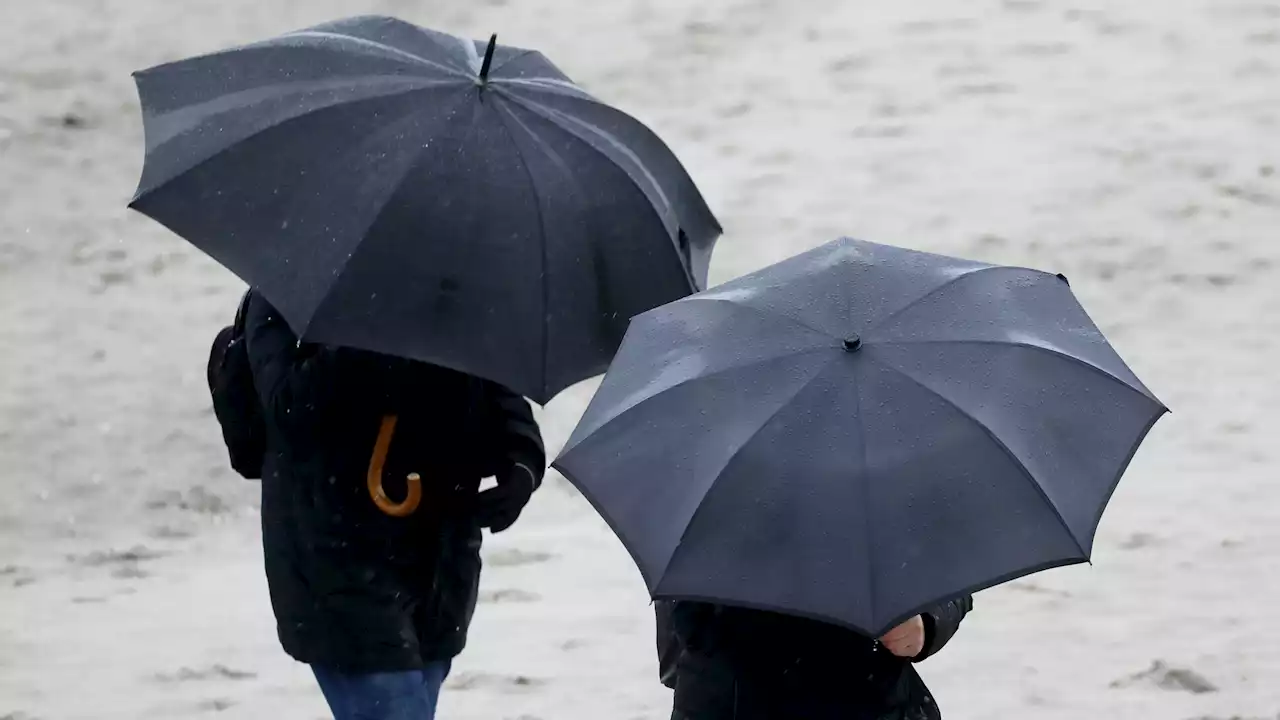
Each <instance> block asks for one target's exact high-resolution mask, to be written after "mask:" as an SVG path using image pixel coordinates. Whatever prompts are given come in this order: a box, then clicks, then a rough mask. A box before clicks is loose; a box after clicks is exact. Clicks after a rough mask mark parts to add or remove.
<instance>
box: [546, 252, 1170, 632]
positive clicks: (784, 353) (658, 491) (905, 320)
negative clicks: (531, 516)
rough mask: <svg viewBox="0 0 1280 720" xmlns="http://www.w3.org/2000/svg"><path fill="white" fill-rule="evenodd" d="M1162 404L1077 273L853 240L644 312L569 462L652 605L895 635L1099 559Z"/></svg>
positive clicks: (561, 461)
mask: <svg viewBox="0 0 1280 720" xmlns="http://www.w3.org/2000/svg"><path fill="white" fill-rule="evenodd" d="M1164 412H1165V408H1164V406H1163V405H1162V404H1161V403H1160V402H1159V401H1158V400H1156V398H1155V397H1154V396H1153V395H1152V394H1151V393H1150V392H1149V391H1148V390H1147V389H1146V388H1145V387H1144V386H1143V385H1142V383H1141V382H1139V380H1138V379H1137V378H1136V377H1134V375H1133V373H1132V372H1131V371H1130V370H1129V368H1128V367H1126V365H1125V364H1124V362H1123V361H1122V360H1121V359H1120V358H1119V357H1118V356H1117V355H1116V353H1115V352H1114V351H1113V350H1112V349H1111V347H1110V346H1109V345H1108V343H1107V342H1106V340H1105V339H1104V338H1103V336H1102V334H1101V333H1100V332H1099V331H1098V329H1097V327H1095V325H1094V324H1093V322H1092V321H1091V320H1090V319H1089V317H1088V316H1087V315H1086V313H1085V311H1084V310H1083V309H1082V308H1081V306H1080V305H1079V303H1078V302H1077V301H1076V299H1075V298H1074V296H1073V295H1072V292H1071V289H1070V288H1069V286H1068V284H1067V283H1066V282H1065V281H1064V279H1062V278H1059V277H1057V276H1054V275H1049V274H1046V273H1041V272H1037V271H1033V270H1026V269H1021V268H1011V267H999V266H991V265H984V264H981V263H976V262H970V261H966V260H960V259H955V258H949V257H942V256H938V255H931V254H925V253H920V252H914V251H910V250H904V249H899V248H894V247H889V246H884V245H877V244H872V243H866V242H860V241H855V240H848V239H844V240H839V241H836V242H834V243H831V244H828V245H825V246H823V247H821V248H819V249H816V250H813V251H811V252H808V253H805V254H803V255H799V256H797V257H794V258H792V259H789V260H787V261H784V262H782V263H780V264H778V265H775V266H772V267H770V268H766V269H764V270H762V271H760V272H758V273H756V274H753V275H749V276H746V277H743V278H741V279H739V280H737V281H734V282H731V283H728V284H726V285H722V286H719V287H717V288H714V289H712V290H710V291H707V292H704V293H700V294H698V295H694V296H692V297H689V298H686V299H684V300H680V301H677V302H675V303H672V304H670V305H667V306H665V307H662V308H658V309H656V310H653V311H651V312H649V313H646V314H644V315H642V316H640V317H638V318H636V319H635V320H634V321H633V323H632V325H631V328H630V330H629V331H628V333H627V336H626V339H625V340H624V341H623V345H622V348H621V350H620V351H619V354H618V357H617V359H616V360H615V361H614V363H613V365H612V366H611V368H610V369H609V372H608V373H607V374H606V375H605V379H604V381H603V383H602V385H601V387H600V389H599V391H598V393H597V395H596V396H595V398H594V399H593V400H592V402H591V404H590V406H589V407H588V409H587V411H586V413H585V415H584V416H583V418H582V420H581V422H580V424H579V425H578V427H577V428H576V429H575V430H574V432H573V435H572V437H571V438H570V440H569V441H568V443H567V444H566V445H565V448H564V450H563V452H562V453H561V454H560V457H559V458H558V459H557V460H556V461H555V463H554V465H555V467H556V468H558V469H559V470H560V471H561V472H562V473H564V474H565V476H566V477H568V478H569V479H570V480H571V481H572V482H573V483H574V484H575V485H576V486H577V487H578V488H579V489H580V490H581V491H582V492H583V493H584V494H585V495H586V497H587V498H588V499H589V500H590V501H591V502H592V504H593V505H594V506H595V507H596V509H597V510H598V511H599V512H600V513H601V515H602V516H603V517H604V518H605V519H606V520H607V521H608V523H609V524H610V526H611V527H612V528H613V530H614V531H615V532H616V533H617V534H618V536H619V537H620V538H621V540H622V542H623V543H624V544H625V545H626V547H627V549H628V550H629V551H630V553H631V555H632V557H633V559H634V560H635V562H636V563H637V564H638V565H639V567H640V571H641V573H642V574H643V576H644V579H645V581H646V583H647V584H648V587H649V590H650V591H651V593H652V594H653V596H654V597H657V598H690V599H701V600H708V601H713V602H718V603H726V604H733V605H739V606H745V607H754V608H761V609H767V610H774V611H779V612H785V613H790V614H794V615H800V616H806V617H812V618H817V619H820V620H825V621H828V622H833V623H838V624H840V625H843V626H846V627H850V628H853V629H855V630H858V631H860V632H863V633H865V634H868V635H870V636H875V637H878V636H879V635H880V634H882V633H883V632H884V631H886V630H887V629H889V628H891V627H893V626H894V625H895V624H896V623H898V622H900V621H901V620H903V619H905V618H907V617H909V616H911V615H913V614H915V613H916V612H918V611H920V610H922V609H923V608H926V607H929V606H931V605H933V604H935V603H936V602H938V601H941V600H943V599H948V598H952V597H955V596H958V595H961V594H963V593H967V592H971V591H976V590H978V589H981V588H984V587H989V586H991V585H993V584H996V583H999V582H1002V581H1005V580H1008V579H1012V578H1014V577H1017V576H1020V575H1024V574H1027V573H1031V572H1034V571H1037V570H1041V569H1045V568H1049V567H1053V566H1058V565H1064V564H1070V563H1077V562H1082V561H1085V560H1086V559H1087V558H1088V557H1089V554H1090V551H1091V548H1092V543H1093V537H1094V532H1095V530H1096V529H1097V526H1098V521H1099V518H1100V516H1101V514H1102V511H1103V508H1104V507H1105V505H1106V504H1107V501H1108V499H1109V498H1110V496H1111V493H1112V491H1113V490H1114V488H1115V486H1116V484H1117V482H1118V481H1119V479H1120V476H1121V474H1122V473H1123V471H1124V470H1125V468H1126V466H1127V465H1128V463H1129V461H1130V459H1131V457H1132V456H1133V454H1134V452H1135V451H1136V449H1137V447H1138V444H1139V443H1140V442H1141V441H1142V439H1143V438H1144V437H1145V435H1146V434H1147V432H1148V430H1149V429H1150V428H1151V426H1152V425H1153V424H1154V423H1155V421H1156V420H1157V419H1158V418H1159V417H1160V416H1161V415H1162V414H1163V413H1164Z"/></svg>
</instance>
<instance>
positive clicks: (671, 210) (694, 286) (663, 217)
mask: <svg viewBox="0 0 1280 720" xmlns="http://www.w3.org/2000/svg"><path fill="white" fill-rule="evenodd" d="M502 95H503V96H504V97H506V98H507V99H509V100H510V101H511V102H513V103H515V104H516V105H519V106H520V107H523V108H525V109H526V110H529V111H530V112H532V113H534V114H536V115H539V116H541V117H542V118H543V119H544V120H547V121H548V122H549V123H551V125H552V126H553V127H556V128H558V129H559V130H560V131H561V132H565V133H568V134H569V135H570V136H572V137H573V138H575V139H576V140H578V141H579V142H581V143H582V144H583V145H586V146H587V147H588V148H590V149H591V150H592V151H594V152H596V153H598V154H599V155H601V156H603V157H604V159H605V160H606V161H608V162H610V163H612V164H613V165H614V166H615V167H617V168H618V169H619V170H621V171H622V174H623V175H625V176H626V177H627V179H628V180H630V181H631V184H632V185H634V186H635V188H636V190H638V191H640V194H641V195H643V196H644V198H645V200H646V201H648V202H647V203H646V204H647V205H648V206H649V208H650V209H651V210H652V211H653V213H654V214H655V215H657V216H658V222H660V223H662V226H663V228H666V227H667V215H671V216H673V219H674V221H675V222H674V224H675V225H676V226H677V229H678V226H679V218H674V215H675V206H674V205H673V204H672V202H671V201H670V200H669V199H668V198H667V194H666V191H665V190H664V189H663V188H662V185H661V183H659V182H658V181H657V179H656V178H655V177H654V176H653V173H651V172H649V168H647V167H645V165H644V163H643V162H641V161H640V158H639V157H637V156H636V154H635V153H634V152H632V151H631V148H629V147H627V145H626V143H623V142H621V141H620V140H618V139H617V138H615V137H613V136H612V135H610V134H609V133H606V132H605V131H603V130H601V129H600V128H597V127H595V126H593V125H591V124H590V123H586V122H583V121H581V120H578V119H577V118H574V117H572V116H570V115H568V114H566V113H562V112H560V111H558V110H555V109H554V108H550V107H547V106H546V105H543V104H542V103H540V102H538V101H536V100H531V99H529V98H525V97H521V96H519V95H517V94H515V93H511V92H503V93H502ZM602 107H608V106H607V105H602ZM610 109H612V108H610ZM615 112H619V113H620V114H622V115H624V116H625V117H628V118H629V119H630V120H631V121H632V122H637V123H638V122H639V121H638V120H635V119H634V118H630V116H627V115H626V114H625V113H621V111H617V110H615ZM568 123H576V124H578V125H580V126H583V127H585V128H590V129H591V130H594V131H595V134H596V135H597V136H598V137H600V138H602V139H604V140H605V141H606V142H608V143H609V144H610V145H611V146H612V147H614V148H615V149H617V150H618V151H619V152H621V153H622V154H624V155H625V156H626V157H627V158H628V159H630V160H631V161H632V162H633V163H634V164H635V166H636V167H638V168H640V172H642V173H644V179H645V180H647V181H648V183H649V185H650V186H651V187H652V188H653V190H654V192H656V193H657V194H658V199H659V200H661V202H662V204H663V205H664V206H665V210H666V212H665V213H664V212H663V210H662V209H660V208H659V207H658V206H657V205H656V204H655V203H654V202H653V201H651V200H649V194H648V193H646V192H645V189H644V188H643V187H642V186H641V183H640V181H639V180H637V179H636V178H635V177H634V176H632V174H631V173H630V172H627V169H626V168H625V167H623V165H622V164H621V163H619V162H617V161H616V160H614V159H613V158H611V157H609V155H608V153H606V152H604V151H603V150H601V149H600V148H598V147H596V146H595V145H594V144H593V143H591V142H590V141H589V140H587V139H586V138H585V137H583V135H580V134H578V133H577V132H574V131H573V130H571V129H569V127H568V126H567V124H568ZM667 234H668V235H669V236H670V235H671V231H670V230H668V231H667ZM669 240H670V242H671V245H672V248H674V249H675V250H676V252H677V253H678V252H679V248H678V247H676V237H674V236H671V237H670V238H669ZM681 266H682V267H684V263H683V261H682V262H681ZM684 271H685V272H684V274H685V276H686V277H685V280H686V281H687V282H688V283H689V291H690V292H698V291H699V290H701V288H699V287H698V283H697V282H696V280H695V279H694V277H693V269H692V268H689V267H685V268H684Z"/></svg>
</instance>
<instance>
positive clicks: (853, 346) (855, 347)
mask: <svg viewBox="0 0 1280 720" xmlns="http://www.w3.org/2000/svg"><path fill="white" fill-rule="evenodd" d="M840 345H841V346H842V347H843V348H844V349H845V352H858V351H859V350H861V349H862V338H860V337H858V336H857V335H850V336H849V337H847V338H845V339H844V340H843V341H841V343H840Z"/></svg>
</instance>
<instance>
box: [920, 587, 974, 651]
mask: <svg viewBox="0 0 1280 720" xmlns="http://www.w3.org/2000/svg"><path fill="white" fill-rule="evenodd" d="M972 610H973V596H971V595H965V596H964V597H961V598H957V599H955V600H952V601H950V602H945V603H943V604H941V605H939V606H937V607H935V608H933V609H931V610H928V611H926V612H924V613H921V617H922V618H924V634H925V642H924V650H923V651H921V652H920V654H919V655H917V656H916V657H915V658H913V661H914V662H920V661H921V660H925V659H927V658H929V657H932V656H933V655H936V654H937V653H938V651H939V650H941V649H942V648H943V647H944V646H945V645H946V644H947V643H948V642H949V641H950V640H951V638H952V637H953V636H954V635H955V634H956V631H957V630H959V629H960V621H962V620H964V618H965V616H966V615H968V614H969V612H970V611H972Z"/></svg>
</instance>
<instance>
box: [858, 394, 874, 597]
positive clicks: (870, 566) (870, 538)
mask: <svg viewBox="0 0 1280 720" xmlns="http://www.w3.org/2000/svg"><path fill="white" fill-rule="evenodd" d="M854 383H855V384H856V388H855V389H856V392H855V393H854V397H855V398H856V399H857V401H858V407H857V416H858V433H859V436H860V438H861V439H862V443H861V445H862V471H863V476H864V477H865V479H866V480H865V482H864V483H863V490H864V493H865V503H866V504H865V509H866V522H865V523H864V526H865V528H866V539H867V598H868V602H867V606H868V611H869V613H870V616H871V619H872V620H875V617H876V560H875V558H876V554H875V552H873V547H874V539H875V532H874V531H872V529H871V519H872V513H871V482H872V479H871V471H870V467H869V464H868V462H867V421H866V418H864V417H863V415H862V378H861V377H859V376H858V373H857V372H855V373H854Z"/></svg>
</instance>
